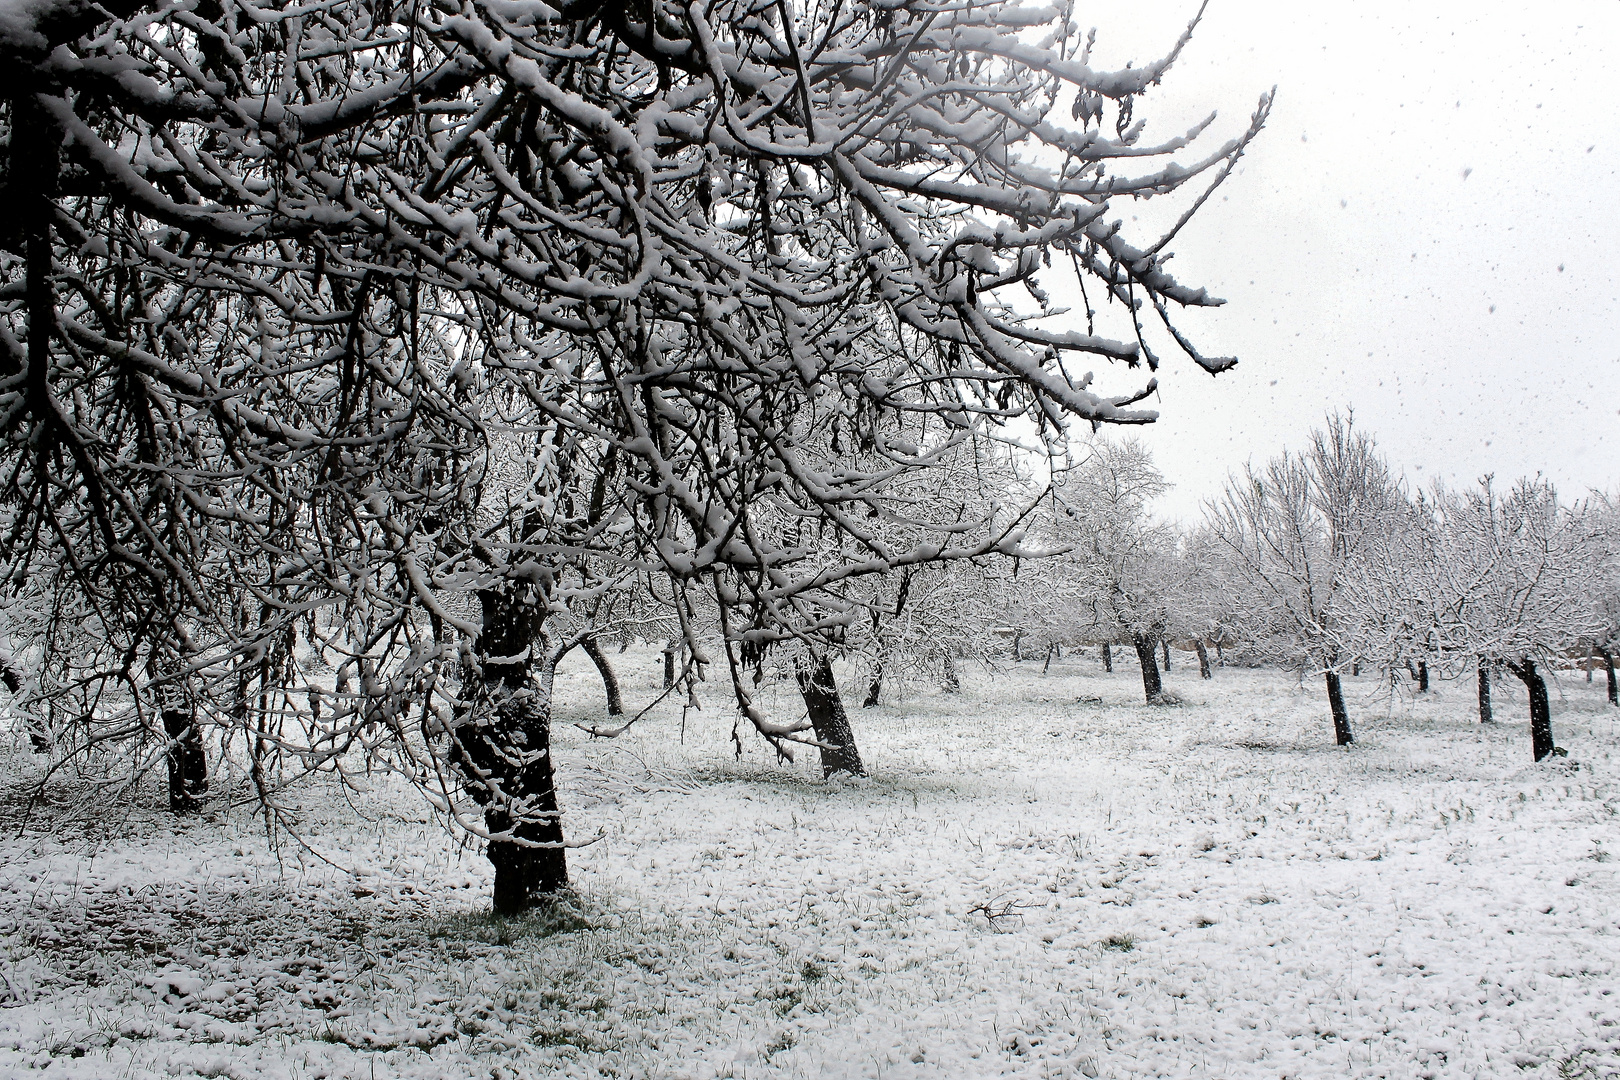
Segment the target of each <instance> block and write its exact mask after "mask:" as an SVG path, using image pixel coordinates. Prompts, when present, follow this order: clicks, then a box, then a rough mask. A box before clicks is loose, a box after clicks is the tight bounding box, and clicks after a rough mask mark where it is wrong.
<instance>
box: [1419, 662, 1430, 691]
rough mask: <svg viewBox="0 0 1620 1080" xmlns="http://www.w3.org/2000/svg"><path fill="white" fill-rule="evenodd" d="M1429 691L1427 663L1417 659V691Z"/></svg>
mask: <svg viewBox="0 0 1620 1080" xmlns="http://www.w3.org/2000/svg"><path fill="white" fill-rule="evenodd" d="M1428 692H1429V663H1428V661H1426V660H1419V661H1418V693H1420V694H1427V693H1428Z"/></svg>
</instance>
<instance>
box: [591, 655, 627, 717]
mask: <svg viewBox="0 0 1620 1080" xmlns="http://www.w3.org/2000/svg"><path fill="white" fill-rule="evenodd" d="M581 644H582V645H583V646H584V649H585V655H586V656H588V657H590V658H591V663H593V664H595V665H596V670H597V672H598V673H599V674H600V675H601V676H602V689H603V690H604V691H606V692H607V711H608V715H609V716H620V715H623V713H624V699H623V698H621V697H620V696H619V677H618V676H617V675H615V674H614V673H613V665H612V664H610V663H608V658H607V655H606V654H605V653H603V652H602V646H600V645H598V644H597V643H596V639H595V638H594V637H588V638H586V639H585V640H584V641H583V642H582V643H581Z"/></svg>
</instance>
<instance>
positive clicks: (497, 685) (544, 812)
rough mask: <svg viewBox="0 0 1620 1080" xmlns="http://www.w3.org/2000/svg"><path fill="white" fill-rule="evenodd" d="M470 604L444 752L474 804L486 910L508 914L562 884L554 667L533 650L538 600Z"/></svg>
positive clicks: (506, 598)
mask: <svg viewBox="0 0 1620 1080" xmlns="http://www.w3.org/2000/svg"><path fill="white" fill-rule="evenodd" d="M478 599H479V602H480V604H481V606H482V609H483V625H482V627H481V628H480V632H479V635H478V641H477V642H476V644H475V645H474V646H473V654H474V658H475V662H476V667H477V670H469V671H468V672H467V673H466V675H465V676H464V680H465V683H466V684H467V685H466V686H465V687H464V689H463V691H462V697H463V701H462V707H461V710H460V711H461V717H460V720H461V722H460V724H459V726H458V727H457V728H456V731H455V745H454V748H453V753H454V760H455V764H456V765H457V767H458V768H459V769H460V771H461V774H462V778H463V779H464V780H465V781H466V785H467V793H468V794H469V795H470V796H471V797H472V798H473V800H474V801H475V802H477V803H478V804H479V805H480V806H482V807H483V808H484V827H485V828H486V829H488V830H489V833H490V835H491V839H490V841H489V846H488V848H487V851H486V853H487V855H488V856H489V861H490V862H491V863H492V864H493V865H494V867H495V890H494V901H495V911H496V913H497V914H500V915H514V914H518V913H520V912H523V911H526V910H528V909H529V908H532V907H534V906H535V905H536V904H538V903H541V902H543V901H545V900H546V899H547V898H548V897H550V896H553V895H555V894H556V893H559V892H561V891H562V890H563V889H566V888H567V887H568V862H567V852H566V849H565V848H564V847H563V831H562V820H561V812H560V811H559V809H558V807H557V786H556V779H555V776H554V770H553V767H552V760H551V689H552V682H553V678H554V676H555V671H554V670H553V666H552V665H553V663H554V661H553V660H552V658H551V656H550V655H549V653H540V652H539V650H540V649H541V648H542V647H543V643H544V639H543V638H542V636H541V633H540V628H541V625H542V624H543V623H544V621H545V617H546V609H545V603H544V601H543V600H540V601H534V600H527V599H524V598H523V597H521V596H514V595H512V591H511V590H510V588H498V589H485V590H483V591H481V592H480V593H479V594H478Z"/></svg>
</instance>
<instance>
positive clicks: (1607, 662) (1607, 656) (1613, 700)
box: [1598, 649, 1620, 705]
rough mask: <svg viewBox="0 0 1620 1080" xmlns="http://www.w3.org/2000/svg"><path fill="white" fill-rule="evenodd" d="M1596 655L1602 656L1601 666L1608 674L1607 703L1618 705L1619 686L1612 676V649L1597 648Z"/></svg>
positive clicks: (1619, 699) (1619, 698) (1619, 701)
mask: <svg viewBox="0 0 1620 1080" xmlns="http://www.w3.org/2000/svg"><path fill="white" fill-rule="evenodd" d="M1598 655H1599V656H1601V657H1603V667H1604V668H1605V670H1607V671H1608V674H1609V704H1610V705H1620V686H1616V685H1615V677H1614V650H1612V649H1599V650H1598Z"/></svg>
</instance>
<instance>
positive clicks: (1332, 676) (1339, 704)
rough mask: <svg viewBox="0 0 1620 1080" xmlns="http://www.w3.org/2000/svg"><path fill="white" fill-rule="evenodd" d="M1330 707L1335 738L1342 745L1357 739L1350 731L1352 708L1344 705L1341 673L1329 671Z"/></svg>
mask: <svg viewBox="0 0 1620 1080" xmlns="http://www.w3.org/2000/svg"><path fill="white" fill-rule="evenodd" d="M1327 692H1328V708H1329V709H1331V710H1332V711H1333V740H1334V742H1336V743H1337V744H1338V745H1340V746H1349V745H1350V744H1351V743H1353V742H1355V741H1356V737H1355V736H1354V735H1352V734H1351V733H1350V710H1348V709H1346V708H1345V707H1344V687H1343V686H1341V685H1340V683H1339V673H1338V672H1337V671H1330V672H1328V673H1327Z"/></svg>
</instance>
